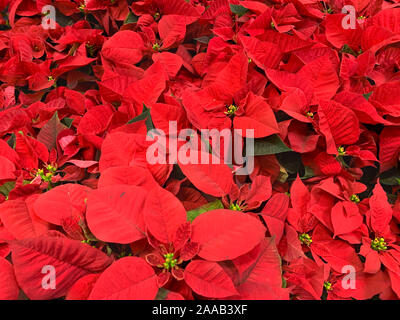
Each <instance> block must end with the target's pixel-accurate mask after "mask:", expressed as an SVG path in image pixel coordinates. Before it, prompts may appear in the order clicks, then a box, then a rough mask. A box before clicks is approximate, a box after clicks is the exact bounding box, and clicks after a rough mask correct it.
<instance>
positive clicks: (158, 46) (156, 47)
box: [153, 42, 160, 51]
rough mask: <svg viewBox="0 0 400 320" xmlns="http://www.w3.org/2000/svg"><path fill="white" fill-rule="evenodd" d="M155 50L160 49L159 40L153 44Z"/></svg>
mask: <svg viewBox="0 0 400 320" xmlns="http://www.w3.org/2000/svg"><path fill="white" fill-rule="evenodd" d="M153 50H154V51H158V50H160V45H159V44H158V43H157V42H156V43H155V44H153Z"/></svg>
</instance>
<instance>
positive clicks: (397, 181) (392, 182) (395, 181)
mask: <svg viewBox="0 0 400 320" xmlns="http://www.w3.org/2000/svg"><path fill="white" fill-rule="evenodd" d="M379 182H380V183H382V184H384V185H387V186H398V185H400V176H391V177H387V178H380V179H379Z"/></svg>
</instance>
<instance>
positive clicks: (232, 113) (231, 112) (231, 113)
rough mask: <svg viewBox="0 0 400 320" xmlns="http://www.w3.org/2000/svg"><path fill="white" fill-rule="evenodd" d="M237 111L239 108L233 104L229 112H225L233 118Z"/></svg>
mask: <svg viewBox="0 0 400 320" xmlns="http://www.w3.org/2000/svg"><path fill="white" fill-rule="evenodd" d="M237 109H238V107H236V106H235V105H234V104H231V105H230V106H229V107H228V111H225V112H224V113H225V114H226V115H227V116H229V117H231V116H234V115H235V113H236V111H237Z"/></svg>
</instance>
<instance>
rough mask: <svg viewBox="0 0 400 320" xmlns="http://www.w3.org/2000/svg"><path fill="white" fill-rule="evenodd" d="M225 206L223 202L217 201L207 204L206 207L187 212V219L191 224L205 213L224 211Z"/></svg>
mask: <svg viewBox="0 0 400 320" xmlns="http://www.w3.org/2000/svg"><path fill="white" fill-rule="evenodd" d="M223 208H224V205H223V204H222V202H221V200H215V201H213V202H210V203H206V204H205V205H202V206H201V207H198V208H196V209H193V210H190V211H188V212H187V218H188V220H189V221H190V222H192V221H193V220H194V219H195V218H196V217H198V216H199V215H201V214H202V213H204V212H207V211H211V210H215V209H223Z"/></svg>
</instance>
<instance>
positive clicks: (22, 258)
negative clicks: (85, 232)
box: [10, 235, 112, 300]
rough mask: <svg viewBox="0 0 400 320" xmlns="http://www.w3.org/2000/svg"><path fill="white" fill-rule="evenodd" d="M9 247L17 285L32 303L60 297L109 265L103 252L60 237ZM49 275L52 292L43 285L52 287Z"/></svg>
mask: <svg viewBox="0 0 400 320" xmlns="http://www.w3.org/2000/svg"><path fill="white" fill-rule="evenodd" d="M10 245H11V249H12V261H13V264H14V270H15V276H16V278H17V281H18V284H19V285H20V287H21V289H22V290H23V291H24V292H25V294H26V295H27V296H28V297H29V298H30V299H34V300H36V299H54V298H59V297H62V296H64V295H65V294H66V293H67V291H68V289H69V288H70V287H71V286H72V285H73V284H74V283H75V282H76V281H77V280H78V279H79V278H81V277H83V276H85V275H87V274H89V273H95V272H101V271H102V270H104V269H105V268H106V267H107V266H108V265H109V264H110V263H111V262H112V259H111V258H110V257H108V256H107V255H106V254H105V253H103V252H102V251H100V250H98V249H95V248H92V247H91V246H89V245H87V244H83V243H81V242H80V241H76V240H70V239H67V238H64V237H63V236H49V235H46V236H41V237H37V238H29V239H23V240H16V241H12V242H11V243H10ZM52 272H54V273H52ZM51 274H53V275H54V276H55V278H54V281H55V282H54V284H55V288H54V289H52V290H49V289H48V288H47V289H46V286H43V285H42V284H43V283H45V284H47V285H51V278H50V276H51ZM46 276H47V277H46Z"/></svg>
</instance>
